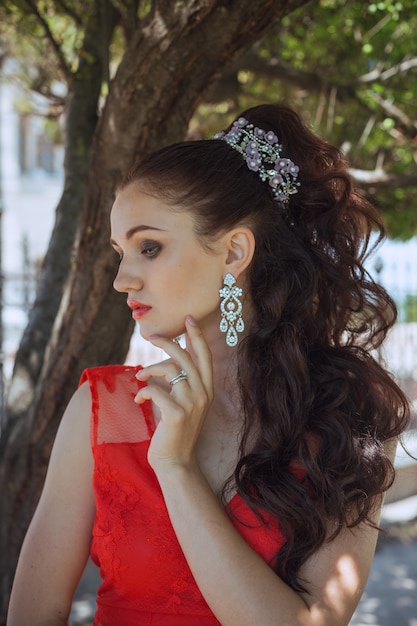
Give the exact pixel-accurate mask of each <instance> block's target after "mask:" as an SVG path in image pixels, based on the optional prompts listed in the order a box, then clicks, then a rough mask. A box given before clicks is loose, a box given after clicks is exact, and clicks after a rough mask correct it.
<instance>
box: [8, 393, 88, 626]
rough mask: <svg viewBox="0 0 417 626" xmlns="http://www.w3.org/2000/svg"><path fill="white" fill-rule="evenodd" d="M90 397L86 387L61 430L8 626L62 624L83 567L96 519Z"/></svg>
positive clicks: (23, 555) (22, 559) (18, 577)
mask: <svg viewBox="0 0 417 626" xmlns="http://www.w3.org/2000/svg"><path fill="white" fill-rule="evenodd" d="M90 413H91V397H90V391H89V387H88V384H87V383H86V384H84V385H82V386H81V387H80V388H79V389H78V390H77V391H76V393H75V394H74V396H73V398H72V400H71V401H70V403H69V404H68V407H67V409H66V411H65V414H64V416H63V418H62V421H61V424H60V426H59V429H58V433H57V436H56V440H55V443H54V447H53V450H52V454H51V459H50V463H49V468H48V473H47V476H46V480H45V485H44V488H43V492H42V496H41V498H40V501H39V505H38V507H37V509H36V512H35V515H34V517H33V520H32V522H31V524H30V527H29V530H28V532H27V535H26V538H25V540H24V543H23V547H22V551H21V554H20V558H19V563H18V566H17V570H16V576H15V580H14V584H13V589H12V595H11V600H10V606H9V614H8V621H7V626H63V625H65V624H67V621H68V616H69V613H70V610H71V604H72V599H73V594H74V591H75V588H76V586H77V583H78V581H79V579H80V577H81V574H82V572H83V569H84V567H85V564H86V561H87V558H88V553H89V547H90V541H91V530H92V524H93V518H94V495H93V488H92V473H93V459H92V453H91V447H90Z"/></svg>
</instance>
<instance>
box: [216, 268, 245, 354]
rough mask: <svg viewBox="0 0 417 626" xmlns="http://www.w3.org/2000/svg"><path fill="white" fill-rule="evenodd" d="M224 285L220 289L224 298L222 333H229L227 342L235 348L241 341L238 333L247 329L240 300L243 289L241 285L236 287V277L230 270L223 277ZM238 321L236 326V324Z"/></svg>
mask: <svg viewBox="0 0 417 626" xmlns="http://www.w3.org/2000/svg"><path fill="white" fill-rule="evenodd" d="M223 282H224V287H222V288H221V289H219V294H220V297H221V298H223V300H222V301H221V302H220V312H221V314H222V319H221V322H220V327H219V328H220V330H221V332H222V333H227V335H226V343H227V345H228V346H230V347H231V348H233V347H234V346H236V345H237V342H238V341H239V339H238V336H237V333H241V332H242V331H243V330H245V324H244V322H243V318H242V303H241V301H240V300H239V298H240V296H241V295H242V293H243V291H242V289H241V288H240V287H236V286H235V287H234V286H233V285H234V284H235V282H236V278H235V277H234V276H233V274H230V273H229V272H228V273H227V274H226V276H225V277H224V279H223ZM235 322H236V328H235V326H234V324H235Z"/></svg>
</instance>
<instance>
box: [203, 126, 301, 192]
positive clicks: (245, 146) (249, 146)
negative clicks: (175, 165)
mask: <svg viewBox="0 0 417 626" xmlns="http://www.w3.org/2000/svg"><path fill="white" fill-rule="evenodd" d="M213 139H221V140H222V141H225V142H226V143H227V144H228V145H229V146H231V147H232V148H233V149H234V150H237V151H238V152H239V153H240V154H241V155H242V157H243V158H244V160H245V161H246V165H247V166H248V168H249V169H250V170H251V171H252V172H256V173H257V174H258V176H259V178H260V179H261V180H262V181H263V182H266V181H268V183H269V186H270V187H271V189H272V193H273V194H274V197H275V200H277V201H278V202H288V199H289V197H290V196H292V195H293V194H295V193H297V191H298V187H299V186H300V183H299V182H297V177H298V172H299V168H298V166H297V165H295V163H293V161H291V159H285V158H283V157H281V148H282V146H281V145H280V143H279V141H278V137H277V136H276V135H275V133H274V132H272V130H270V131H265V130H262V128H258V127H257V126H254V125H253V124H251V123H250V122H248V120H247V119H246V118H244V117H239V119H237V120H236V121H235V122H233V125H232V127H231V129H230V130H229V131H228V132H227V133H225V132H224V131H222V132H220V133H217V135H214V137H213Z"/></svg>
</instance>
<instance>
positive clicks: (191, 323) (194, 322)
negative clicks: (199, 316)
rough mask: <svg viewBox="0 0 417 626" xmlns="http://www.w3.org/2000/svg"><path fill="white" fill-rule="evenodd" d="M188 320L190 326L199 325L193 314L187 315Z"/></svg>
mask: <svg viewBox="0 0 417 626" xmlns="http://www.w3.org/2000/svg"><path fill="white" fill-rule="evenodd" d="M186 321H187V323H188V324H189V325H190V326H197V322H196V321H195V319H194V318H193V317H191V315H187V317H186Z"/></svg>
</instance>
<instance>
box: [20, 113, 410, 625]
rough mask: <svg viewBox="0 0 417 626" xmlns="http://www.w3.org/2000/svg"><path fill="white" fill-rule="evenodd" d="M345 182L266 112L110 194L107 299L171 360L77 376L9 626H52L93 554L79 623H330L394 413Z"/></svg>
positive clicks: (365, 548)
mask: <svg viewBox="0 0 417 626" xmlns="http://www.w3.org/2000/svg"><path fill="white" fill-rule="evenodd" d="M346 167H347V166H346V163H345V161H344V159H343V157H342V155H341V154H340V153H339V152H338V150H337V149H336V148H334V147H332V146H330V145H329V144H327V143H326V142H324V141H322V140H321V139H319V138H318V137H316V136H315V135H314V134H313V133H312V132H311V131H310V130H309V129H308V128H307V127H306V126H305V125H304V123H303V122H302V121H301V119H300V118H299V117H298V116H297V115H296V114H295V113H294V112H292V111H291V110H289V109H286V108H284V107H278V106H272V105H263V106H259V107H255V108H252V109H249V110H248V111H246V112H244V113H243V114H242V116H241V117H240V118H238V119H237V120H236V121H235V122H234V123H233V125H232V126H231V127H230V128H229V129H228V131H227V132H224V133H220V134H219V135H217V136H216V137H215V138H213V139H210V140H204V141H195V142H184V143H180V144H176V145H174V146H169V147H167V148H164V149H162V150H160V151H159V152H157V153H155V154H152V155H149V156H147V157H146V158H144V159H143V160H142V161H141V162H140V163H139V164H138V165H137V166H136V167H135V168H134V169H133V170H132V171H131V172H130V173H129V174H128V176H127V177H126V178H125V180H124V181H123V183H122V185H121V186H120V188H119V190H118V192H117V195H116V200H115V203H114V206H113V209H112V215H111V232H112V235H111V242H112V245H113V247H114V249H115V250H116V252H117V253H118V254H119V256H120V267H119V271H118V274H117V277H116V279H115V281H114V286H115V288H116V289H117V290H118V291H121V292H123V293H125V294H127V304H128V306H130V307H131V309H132V315H133V317H134V319H136V320H138V321H139V323H140V331H141V334H142V336H143V337H144V338H145V339H147V340H149V341H151V342H152V343H153V344H154V345H155V346H157V347H158V348H162V349H163V350H165V352H166V353H167V355H168V357H169V358H168V359H167V360H165V361H163V362H161V363H156V364H154V365H151V366H148V367H145V368H141V367H137V368H129V367H124V366H108V367H104V368H95V369H92V370H88V371H87V372H85V373H84V375H83V379H82V384H81V386H80V388H79V390H78V391H77V392H76V393H75V395H74V397H73V399H72V401H71V402H70V404H69V406H68V409H67V411H66V413H65V415H64V417H63V420H62V423H61V426H60V429H59V432H58V435H57V438H56V442H55V445H54V449H53V452H52V456H51V461H50V467H49V471H48V476H47V479H46V484H45V488H44V492H43V495H42V498H41V501H40V504H39V506H38V509H37V512H36V514H35V516H34V519H33V521H32V524H31V527H30V529H29V531H28V535H27V538H26V540H25V543H24V546H23V549H22V553H21V557H20V561H19V565H18V569H17V573H16V579H15V584H14V589H13V593H12V600H11V605H10V617H9V622H8V624H9V625H10V626H15V625H18V626H23V625H25V624H30V625H31V626H37V625H46V624H48V625H51V626H52V625H53V626H55V625H59V624H66V623H67V619H68V615H69V611H70V607H71V600H72V597H73V593H74V589H75V587H76V585H77V582H78V580H79V577H80V575H81V573H82V570H83V567H84V565H85V562H86V559H87V556H88V554H89V552H90V550H91V555H92V558H93V560H94V561H95V562H96V563H97V564H98V565H99V566H100V569H101V574H102V578H103V583H102V585H101V587H100V589H99V592H98V610H97V614H96V618H95V622H94V624H95V625H96V626H132V625H133V624H134V625H135V626H137V625H141V624H154V625H176V624H177V625H181V626H186V625H187V624H193V625H197V624H198V625H203V626H208V625H214V624H222V625H224V626H232V625H235V624H236V625H238V626H244V625H250V626H253V625H254V624H262V626H266V625H269V624H271V625H272V624H273V625H274V626H284V625H291V626H296V625H297V624H300V625H301V624H302V625H303V626H318V625H320V626H342V625H346V624H348V622H349V620H350V617H351V615H352V613H353V611H354V609H355V607H356V605H357V603H358V601H359V598H360V596H361V593H362V591H363V589H364V586H365V583H366V579H367V576H368V573H369V568H370V565H371V561H372V558H373V553H374V549H375V543H376V539H377V525H378V519H379V513H380V508H381V503H382V497H383V493H384V492H385V491H386V489H387V488H388V487H389V485H390V484H391V482H392V479H393V467H392V461H393V456H394V451H395V445H396V439H397V438H398V436H399V435H400V433H401V432H402V430H403V429H404V428H405V426H406V423H407V419H408V408H407V403H406V400H405V398H404V395H403V394H402V392H401V391H400V389H399V388H398V387H397V386H396V384H395V383H394V382H393V380H392V379H391V378H390V376H389V375H388V373H387V372H386V371H385V370H384V369H383V368H382V367H381V366H380V365H379V364H378V363H377V362H376V361H375V360H374V359H373V357H372V356H371V354H370V349H374V348H375V347H377V346H378V345H380V343H381V342H382V340H383V338H384V336H385V334H386V332H387V330H388V329H389V328H390V327H391V326H392V324H393V323H394V321H395V306H394V304H393V302H392V300H391V299H390V298H389V296H388V295H387V294H386V292H385V291H384V290H383V289H382V288H381V287H380V286H377V285H376V284H375V283H374V282H373V281H372V279H371V278H370V277H369V276H368V275H367V273H366V271H365V270H364V268H363V261H364V258H365V253H366V249H367V246H368V240H369V235H370V232H371V229H378V230H379V231H380V232H381V234H382V233H383V227H382V224H381V221H380V218H379V216H378V214H377V212H376V210H375V208H374V207H372V206H371V205H369V204H368V203H367V202H366V201H365V200H364V199H363V198H361V197H360V196H358V195H357V194H356V193H355V192H354V191H353V189H352V183H351V180H350V178H349V176H348V173H347V169H346ZM219 305H220V306H219ZM183 333H185V339H186V346H185V348H184V349H183V348H182V347H180V345H178V343H176V342H175V341H173V339H174V338H175V337H177V336H178V335H181V334H183ZM90 415H91V444H92V445H91V447H90V443H89V431H90Z"/></svg>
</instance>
